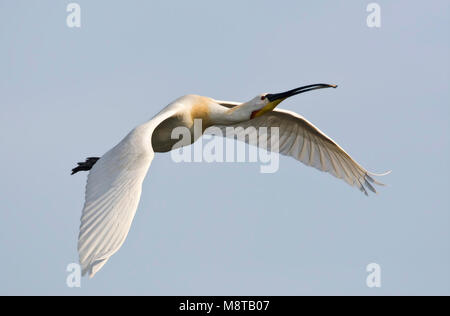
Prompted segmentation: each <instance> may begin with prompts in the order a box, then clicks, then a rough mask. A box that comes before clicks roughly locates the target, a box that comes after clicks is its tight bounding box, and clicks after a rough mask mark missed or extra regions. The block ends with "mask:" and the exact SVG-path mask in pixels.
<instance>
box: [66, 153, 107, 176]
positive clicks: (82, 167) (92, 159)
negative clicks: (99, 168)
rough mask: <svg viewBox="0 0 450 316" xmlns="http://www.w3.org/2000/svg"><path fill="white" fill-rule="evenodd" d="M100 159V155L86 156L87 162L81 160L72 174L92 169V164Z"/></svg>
mask: <svg viewBox="0 0 450 316" xmlns="http://www.w3.org/2000/svg"><path fill="white" fill-rule="evenodd" d="M99 159H100V158H99V157H89V158H86V161H85V162H79V163H78V166H77V167H75V168H73V169H72V174H75V173H77V172H78V171H89V170H91V168H92V166H93V165H95V163H96V162H97V160H99Z"/></svg>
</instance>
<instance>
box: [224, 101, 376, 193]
mask: <svg viewBox="0 0 450 316" xmlns="http://www.w3.org/2000/svg"><path fill="white" fill-rule="evenodd" d="M232 106H233V105H232V104H230V107H232ZM231 127H235V128H236V127H242V128H240V129H234V130H235V133H234V134H233V135H226V127H225V126H220V128H221V129H222V131H223V134H224V135H226V136H227V137H237V138H238V139H245V141H246V142H247V143H248V142H249V140H250V139H252V138H254V136H256V138H254V139H257V140H258V147H261V148H264V149H267V150H272V148H274V149H273V151H278V152H279V153H281V154H283V155H287V156H291V157H293V158H295V159H297V160H299V161H301V162H303V163H304V164H306V165H308V166H311V167H314V168H317V169H318V170H321V171H325V172H328V173H331V174H332V175H334V176H335V177H337V178H339V179H343V180H344V181H346V182H347V183H348V184H350V185H352V186H356V187H357V188H359V189H360V190H361V191H362V192H363V193H364V194H366V195H367V189H369V190H371V191H372V192H375V193H376V190H375V188H374V187H373V185H372V184H373V183H376V184H378V185H383V184H382V183H380V182H378V181H376V180H375V179H373V178H372V176H382V175H384V174H374V173H371V172H369V171H367V170H366V169H364V168H363V167H362V166H361V165H359V164H358V163H357V162H356V161H355V160H353V159H352V158H351V157H350V155H348V154H347V153H346V152H345V151H344V149H342V148H341V147H340V146H339V145H338V144H336V143H335V142H334V141H333V140H332V139H331V138H329V137H328V136H327V135H325V134H324V133H323V132H322V131H320V130H319V129H318V128H317V127H315V126H314V125H313V124H312V123H310V122H308V121H307V120H306V119H305V118H304V117H302V116H301V115H299V114H297V113H294V112H291V111H287V110H282V109H275V110H274V111H271V112H268V113H265V114H264V115H262V116H259V117H256V118H254V119H251V120H249V121H246V122H242V123H238V124H234V125H231ZM248 127H254V128H251V129H248ZM259 127H267V129H259ZM271 127H278V129H279V139H278V140H276V139H272V135H271V130H270V128H271ZM252 133H257V135H252ZM246 135H247V136H248V137H245V136H246ZM261 139H267V141H261ZM276 148H278V149H276Z"/></svg>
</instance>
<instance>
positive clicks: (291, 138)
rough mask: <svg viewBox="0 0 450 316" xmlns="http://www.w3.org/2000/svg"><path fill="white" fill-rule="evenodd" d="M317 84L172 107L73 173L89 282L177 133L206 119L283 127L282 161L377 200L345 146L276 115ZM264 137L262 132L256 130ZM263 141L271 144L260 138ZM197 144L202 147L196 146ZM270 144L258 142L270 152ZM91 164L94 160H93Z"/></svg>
mask: <svg viewBox="0 0 450 316" xmlns="http://www.w3.org/2000/svg"><path fill="white" fill-rule="evenodd" d="M329 87H336V86H332V85H325V84H318V85H310V86H305V87H301V88H297V89H293V90H290V91H287V92H284V93H279V94H262V95H259V96H257V97H255V98H254V99H252V100H250V101H249V102H246V103H236V102H226V101H216V100H213V99H211V98H207V97H201V96H195V95H188V96H184V97H181V98H179V99H177V100H176V101H174V102H173V103H171V104H169V105H168V106H167V107H166V108H165V109H163V110H162V111H161V112H160V113H158V114H157V115H156V116H155V117H154V118H152V119H151V120H150V121H148V122H147V123H144V124H142V125H139V126H138V127H136V128H135V129H133V130H132V131H131V132H130V133H129V134H128V135H127V136H126V137H125V138H124V139H123V140H122V141H121V142H120V143H118V144H117V145H116V146H115V147H114V148H112V149H111V150H109V151H108V152H107V153H105V154H104V155H103V156H102V157H101V158H100V159H98V160H96V159H97V158H94V162H93V164H92V161H91V160H89V159H88V160H87V161H86V163H79V167H77V168H75V169H73V173H75V172H78V171H80V170H89V169H90V171H89V175H88V180H87V185H86V197H85V204H84V207H83V211H82V216H81V225H80V233H79V238H78V253H79V259H80V263H81V266H82V273H83V275H84V274H86V273H88V274H89V276H90V277H93V276H94V275H95V273H97V272H98V271H99V270H100V269H101V267H102V266H103V265H104V264H105V263H106V262H107V261H108V259H109V258H110V257H111V256H112V255H113V254H114V253H115V252H116V251H117V250H118V249H119V248H120V247H121V246H122V244H123V242H124V241H125V239H126V237H127V234H128V232H129V230H130V227H131V223H132V221H133V218H134V215H135V213H136V210H137V207H138V204H139V199H140V196H141V190H142V182H143V180H144V178H145V176H146V174H147V171H148V168H149V167H150V164H151V162H152V159H153V157H154V154H155V152H165V151H169V150H171V149H172V148H171V145H172V144H173V140H172V139H170V132H171V130H173V128H175V127H178V126H184V127H187V128H190V129H192V128H193V122H194V119H202V120H203V123H204V125H205V128H207V127H210V126H217V127H219V128H222V129H223V128H226V127H227V126H231V127H237V126H241V127H243V129H242V130H245V129H246V128H248V127H250V126H253V127H256V128H258V127H279V141H278V142H277V145H278V146H277V147H278V148H279V152H280V153H281V154H284V155H287V156H291V157H294V158H295V159H297V160H299V161H301V162H303V163H305V164H306V165H308V166H312V167H315V168H317V169H319V170H321V171H326V172H329V173H330V174H332V175H334V176H335V177H337V178H340V179H343V180H344V181H346V182H347V183H348V184H350V185H352V186H356V187H357V188H359V189H360V190H361V191H362V192H364V193H365V194H366V195H367V189H369V190H371V191H373V192H376V191H375V188H374V187H373V185H372V183H376V184H381V183H379V182H377V181H375V180H374V179H373V178H372V177H371V175H374V174H372V173H369V172H368V171H367V170H366V169H364V168H363V167H361V166H360V165H359V164H358V163H357V162H355V161H354V160H353V159H352V158H351V157H350V156H349V155H348V154H347V153H346V152H345V151H344V150H343V149H342V148H341V147H339V145H337V144H336V143H335V142H334V141H333V140H332V139H331V138H329V137H328V136H326V135H325V134H324V133H322V132H321V131H320V130H319V129H318V128H316V127H315V126H314V125H313V124H311V123H310V122H308V121H307V120H306V119H305V118H303V117H302V116H300V115H299V114H296V113H294V112H291V111H286V110H279V109H275V107H276V106H277V105H278V104H279V103H280V102H281V101H283V100H284V99H286V98H287V97H289V96H292V95H295V94H299V93H302V92H306V91H311V90H315V89H321V88H329ZM255 130H257V129H255ZM257 137H258V138H261V137H268V142H267V144H271V140H270V139H271V138H270V137H271V136H270V134H269V135H266V134H264V133H261V132H260V133H259V135H257ZM192 141H195V139H192ZM265 143H266V142H258V145H259V146H261V147H264V148H265V149H268V150H271V148H270V146H265V145H264V144H265ZM90 159H92V158H90Z"/></svg>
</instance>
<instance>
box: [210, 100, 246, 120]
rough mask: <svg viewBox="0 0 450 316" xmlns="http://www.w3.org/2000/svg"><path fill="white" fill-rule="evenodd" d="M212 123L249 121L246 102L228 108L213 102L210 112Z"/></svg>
mask: <svg viewBox="0 0 450 316" xmlns="http://www.w3.org/2000/svg"><path fill="white" fill-rule="evenodd" d="M209 116H210V119H211V123H212V124H211V125H229V124H236V123H240V122H244V121H247V120H248V119H249V113H248V109H247V108H246V107H245V103H243V104H241V105H238V106H235V107H233V108H228V107H225V106H223V105H220V104H218V103H213V104H212V106H211V107H210V113H209Z"/></svg>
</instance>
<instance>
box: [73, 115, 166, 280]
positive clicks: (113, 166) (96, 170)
mask: <svg viewBox="0 0 450 316" xmlns="http://www.w3.org/2000/svg"><path fill="white" fill-rule="evenodd" d="M172 114H173V113H172V112H171V111H166V112H162V113H160V114H158V115H157V116H156V117H155V118H154V119H152V120H151V121H149V122H148V123H146V124H143V125H140V126H138V127H136V128H135V129H134V130H132V131H131V132H130V133H129V134H128V135H127V136H126V137H125V138H124V139H123V140H122V141H121V142H120V143H119V144H117V145H116V146H115V147H114V148H112V149H111V150H110V151H108V152H107V153H106V154H104V155H103V156H102V157H101V158H100V159H99V160H98V161H97V162H96V163H95V165H94V166H93V167H92V169H91V170H90V172H89V175H88V180H87V185H86V200H85V204H84V208H83V212H82V216H81V225H80V234H79V237H78V254H79V259H80V264H81V266H82V274H83V275H84V274H86V273H88V274H89V276H90V277H93V276H94V274H95V273H97V272H98V270H100V268H101V267H102V266H103V265H104V264H105V263H106V262H107V261H108V259H109V258H110V257H111V256H112V255H113V254H114V253H115V252H116V251H117V250H119V248H120V247H121V246H122V244H123V242H124V241H125V238H126V237H127V234H128V231H129V230H130V226H131V222H132V221H133V218H134V215H135V213H136V209H137V207H138V204H139V199H140V196H141V188H142V182H143V180H144V178H145V175H146V174H147V171H148V168H149V166H150V163H151V161H152V159H153V156H154V152H153V149H152V146H151V134H152V132H153V130H154V129H155V127H156V126H157V125H158V124H159V123H160V122H161V121H163V120H164V119H166V118H167V117H169V116H170V115H172Z"/></svg>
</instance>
